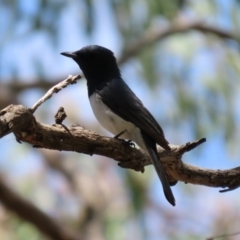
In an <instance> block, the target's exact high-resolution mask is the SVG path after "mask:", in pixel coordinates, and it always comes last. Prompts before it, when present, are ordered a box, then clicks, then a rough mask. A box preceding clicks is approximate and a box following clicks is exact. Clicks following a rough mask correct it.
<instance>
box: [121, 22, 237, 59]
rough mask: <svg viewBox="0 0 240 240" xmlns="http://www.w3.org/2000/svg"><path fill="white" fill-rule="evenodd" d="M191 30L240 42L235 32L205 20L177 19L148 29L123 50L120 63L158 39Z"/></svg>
mask: <svg viewBox="0 0 240 240" xmlns="http://www.w3.org/2000/svg"><path fill="white" fill-rule="evenodd" d="M190 30H196V31H200V32H202V33H204V34H206V33H211V34H214V35H216V36H218V37H220V38H223V39H233V40H236V41H238V42H239V38H238V37H237V36H236V35H234V34H233V33H231V32H229V31H226V30H224V29H221V28H218V27H215V26H209V25H206V24H205V23H204V22H203V21H200V20H195V21H184V22H183V21H181V20H176V21H175V22H174V23H173V24H170V25H169V26H167V27H165V28H161V27H159V28H158V29H156V28H154V29H153V30H149V31H146V32H145V34H144V35H143V36H142V37H141V38H139V39H138V40H137V41H136V42H135V43H133V44H132V45H130V46H129V47H128V48H127V49H125V50H124V51H123V54H122V56H121V57H120V58H119V59H118V63H119V64H123V63H124V62H126V61H127V60H128V59H129V58H131V57H134V56H136V55H137V54H139V53H140V52H141V51H142V50H143V49H145V48H146V47H148V46H150V45H152V44H154V43H156V42H157V41H161V40H163V39H165V38H166V37H168V36H171V35H173V34H177V33H183V32H187V31H190Z"/></svg>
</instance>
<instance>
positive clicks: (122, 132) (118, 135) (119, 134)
mask: <svg viewBox="0 0 240 240" xmlns="http://www.w3.org/2000/svg"><path fill="white" fill-rule="evenodd" d="M126 131H127V130H123V131H121V132H120V133H118V134H117V135H115V136H114V137H113V138H116V139H119V137H120V136H122V135H123V134H124V133H125V132H126ZM119 140H121V139H119Z"/></svg>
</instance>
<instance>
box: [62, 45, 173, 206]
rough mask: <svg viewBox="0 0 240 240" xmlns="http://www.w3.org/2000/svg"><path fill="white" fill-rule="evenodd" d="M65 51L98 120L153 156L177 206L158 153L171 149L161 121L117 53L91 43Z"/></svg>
mask: <svg viewBox="0 0 240 240" xmlns="http://www.w3.org/2000/svg"><path fill="white" fill-rule="evenodd" d="M61 54H62V55H63V56H66V57H69V58H72V59H73V60H74V61H75V62H76V63H77V64H78V66H79V67H80V69H81V70H82V72H83V74H84V76H85V79H86V81H87V89H88V98H89V101H90V105H91V107H92V110H93V113H94V115H95V117H96V119H97V120H98V122H99V123H100V124H101V125H102V127H104V128H105V129H106V130H108V131H109V132H110V133H112V134H113V135H115V138H120V137H121V138H122V139H127V140H130V141H133V142H135V143H136V144H137V145H138V146H139V147H140V148H141V149H143V151H144V152H146V153H147V154H148V155H149V157H150V159H151V161H152V164H153V166H154V167H155V170H156V172H157V174H158V177H159V179H160V181H161V183H162V188H163V192H164V194H165V197H166V199H167V200H168V202H169V203H170V204H171V205H173V206H175V198H174V195H173V193H172V190H171V187H170V184H169V181H168V178H167V176H166V173H165V171H164V169H163V166H162V164H161V161H160V160H159V156H158V154H157V144H158V145H160V146H161V147H162V148H163V149H165V150H167V151H171V148H170V146H169V143H168V141H167V140H166V139H165V136H164V132H163V130H162V128H161V127H160V125H159V124H158V122H157V121H156V120H155V118H154V117H153V116H152V114H151V113H150V112H149V111H148V109H147V108H146V107H145V106H144V105H143V103H142V101H141V100H140V99H139V98H138V97H137V96H136V95H135V93H134V92H133V91H132V90H131V89H130V88H129V86H128V85H127V84H126V82H125V81H124V80H123V78H122V75H121V71H120V69H119V67H118V64H117V60H116V57H115V56H114V53H113V52H112V51H111V50H109V49H108V48H105V47H103V46H99V45H88V46H85V47H83V48H81V49H80V50H77V51H74V52H62V53H61Z"/></svg>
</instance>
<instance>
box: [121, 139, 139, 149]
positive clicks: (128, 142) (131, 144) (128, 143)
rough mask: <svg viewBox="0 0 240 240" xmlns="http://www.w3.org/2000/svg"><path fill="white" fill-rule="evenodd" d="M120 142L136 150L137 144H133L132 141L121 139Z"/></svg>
mask: <svg viewBox="0 0 240 240" xmlns="http://www.w3.org/2000/svg"><path fill="white" fill-rule="evenodd" d="M118 140H119V141H120V142H121V143H123V144H124V145H125V146H128V147H132V148H136V146H135V144H134V143H133V141H132V140H127V141H126V140H124V139H119V138H118Z"/></svg>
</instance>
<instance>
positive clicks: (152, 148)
mask: <svg viewBox="0 0 240 240" xmlns="http://www.w3.org/2000/svg"><path fill="white" fill-rule="evenodd" d="M142 136H143V140H144V142H145V145H146V149H147V151H148V154H149V156H150V158H151V160H152V163H153V165H154V167H155V170H156V172H157V174H158V177H159V179H160V181H161V183H162V187H163V191H164V194H165V197H166V199H167V200H168V202H169V203H171V204H172V205H173V206H175V198H174V196H173V193H172V190H171V187H170V185H169V182H168V179H167V176H166V173H165V171H164V169H163V167H162V164H161V162H160V160H159V157H158V154H157V148H156V143H155V141H154V140H153V139H152V138H150V137H149V136H148V135H147V134H145V133H143V132H142Z"/></svg>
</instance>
